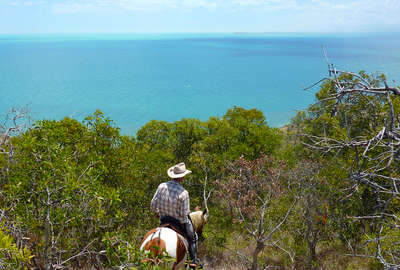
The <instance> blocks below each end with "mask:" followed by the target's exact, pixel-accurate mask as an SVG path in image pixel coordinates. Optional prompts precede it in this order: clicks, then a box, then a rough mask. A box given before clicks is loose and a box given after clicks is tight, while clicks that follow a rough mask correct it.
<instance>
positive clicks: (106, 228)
mask: <svg viewBox="0 0 400 270" xmlns="http://www.w3.org/2000/svg"><path fill="white" fill-rule="evenodd" d="M316 100H317V102H316V104H314V105H311V106H310V107H309V108H308V109H307V110H305V111H302V112H299V113H298V114H297V116H296V117H294V118H293V119H292V121H291V123H290V125H288V126H287V127H286V128H285V129H282V130H281V129H277V128H272V127H269V126H268V124H267V119H266V118H265V116H264V115H263V113H262V112H261V111H259V110H257V109H249V110H247V109H243V108H240V107H233V108H231V109H229V110H228V111H227V112H226V114H225V115H224V116H223V117H210V119H209V120H207V121H200V120H197V119H182V120H180V121H176V122H173V123H168V122H164V121H156V120H153V121H150V122H148V123H147V124H146V125H144V126H143V127H142V128H141V129H140V130H139V131H138V132H137V134H136V136H134V137H133V136H124V135H121V134H120V130H119V128H118V127H116V126H115V124H114V123H113V122H112V120H110V119H109V118H107V117H106V116H105V115H103V113H102V112H100V111H96V112H95V113H94V114H93V115H91V116H88V117H86V119H85V120H84V121H81V122H80V121H77V120H75V119H71V118H64V119H62V120H59V121H56V120H41V121H37V122H34V123H33V124H32V125H29V126H25V124H27V123H28V117H29V114H27V113H26V112H24V111H22V110H12V111H11V112H10V113H9V114H8V115H7V117H6V121H5V124H4V125H2V126H1V128H2V130H0V132H1V133H2V134H3V135H2V136H1V137H0V168H1V171H0V177H1V178H0V269H24V268H25V269H137V267H139V269H152V266H145V265H142V264H141V258H142V255H141V254H140V253H139V251H138V247H139V245H140V241H141V239H142V237H143V236H144V234H145V233H146V231H148V230H149V229H150V228H153V227H156V226H157V225H158V220H157V218H156V217H155V216H154V215H153V214H152V213H151V211H150V207H149V206H150V201H151V198H152V196H153V194H154V192H155V190H156V188H157V186H158V184H159V183H161V182H163V181H166V180H168V176H167V174H166V171H167V169H168V168H169V167H171V166H172V165H174V164H176V163H178V162H185V163H186V166H187V167H188V168H189V169H190V170H192V172H193V173H192V174H191V175H190V176H188V177H186V178H185V180H184V182H183V185H184V187H185V188H186V189H187V190H188V191H189V194H190V198H191V208H192V209H194V207H195V206H196V205H198V206H200V207H201V208H202V207H203V206H204V202H203V199H204V197H206V195H208V194H210V197H209V199H208V208H209V211H210V220H209V223H208V224H207V225H206V227H205V228H204V231H203V235H204V237H205V239H204V240H203V241H201V242H200V247H199V256H200V258H201V259H202V260H203V262H204V264H205V268H206V269H253V270H257V269H267V268H268V267H269V268H273V269H396V267H399V265H400V244H399V243H400V216H399V214H400V200H399V199H400V193H399V191H398V189H399V188H400V165H399V164H400V126H399V114H400V92H399V90H398V88H391V87H389V86H388V85H387V83H386V81H385V77H384V76H383V75H374V76H373V75H367V74H365V73H364V72H361V73H360V74H353V73H348V72H337V71H335V73H334V74H333V78H332V79H329V80H325V81H323V82H322V84H321V85H320V90H319V91H318V93H317V94H316Z"/></svg>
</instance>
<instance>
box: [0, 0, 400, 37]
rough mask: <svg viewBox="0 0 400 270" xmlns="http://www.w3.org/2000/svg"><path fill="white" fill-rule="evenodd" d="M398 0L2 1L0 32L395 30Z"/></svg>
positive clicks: (398, 26)
mask: <svg viewBox="0 0 400 270" xmlns="http://www.w3.org/2000/svg"><path fill="white" fill-rule="evenodd" d="M399 29H400V0H347V1H345V0H0V33H3V34H13V33H170V32H391V31H396V32H398V31H399Z"/></svg>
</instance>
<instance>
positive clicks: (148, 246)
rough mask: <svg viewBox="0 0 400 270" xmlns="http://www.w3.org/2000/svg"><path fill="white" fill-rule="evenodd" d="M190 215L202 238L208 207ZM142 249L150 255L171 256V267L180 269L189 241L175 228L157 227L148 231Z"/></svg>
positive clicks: (173, 269) (182, 266)
mask: <svg viewBox="0 0 400 270" xmlns="http://www.w3.org/2000/svg"><path fill="white" fill-rule="evenodd" d="M189 216H190V219H191V220H192V223H193V227H194V230H195V231H196V233H197V235H198V236H199V238H201V237H202V232H203V227H204V225H205V224H206V223H207V218H208V214H207V209H206V210H204V211H195V212H191V213H190V214H189ZM140 250H141V251H144V252H145V253H148V255H149V257H150V256H152V257H154V258H155V257H157V256H160V255H167V256H168V257H171V258H172V259H174V260H173V261H172V263H171V265H170V267H171V269H172V270H178V269H183V268H184V265H185V261H186V257H187V251H188V242H187V240H186V239H185V238H184V237H183V236H182V235H180V234H178V233H177V232H176V231H175V230H172V229H170V228H167V227H157V228H155V229H152V230H150V231H149V232H147V233H146V235H145V237H144V238H143V240H142V244H141V245H140ZM150 261H151V260H150ZM153 262H154V261H153Z"/></svg>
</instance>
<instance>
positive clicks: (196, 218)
mask: <svg viewBox="0 0 400 270" xmlns="http://www.w3.org/2000/svg"><path fill="white" fill-rule="evenodd" d="M202 214H203V212H201V211H195V212H192V213H190V219H191V220H192V223H193V227H194V230H195V231H196V232H198V230H199V228H200V227H201V225H202V218H201V215H202Z"/></svg>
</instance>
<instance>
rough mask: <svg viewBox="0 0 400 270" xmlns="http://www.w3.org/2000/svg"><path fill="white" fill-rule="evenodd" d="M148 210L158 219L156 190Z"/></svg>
mask: <svg viewBox="0 0 400 270" xmlns="http://www.w3.org/2000/svg"><path fill="white" fill-rule="evenodd" d="M150 209H151V210H152V211H153V212H154V214H155V215H156V216H157V217H159V213H158V189H157V191H156V193H155V194H154V196H153V199H152V200H151V204H150Z"/></svg>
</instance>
